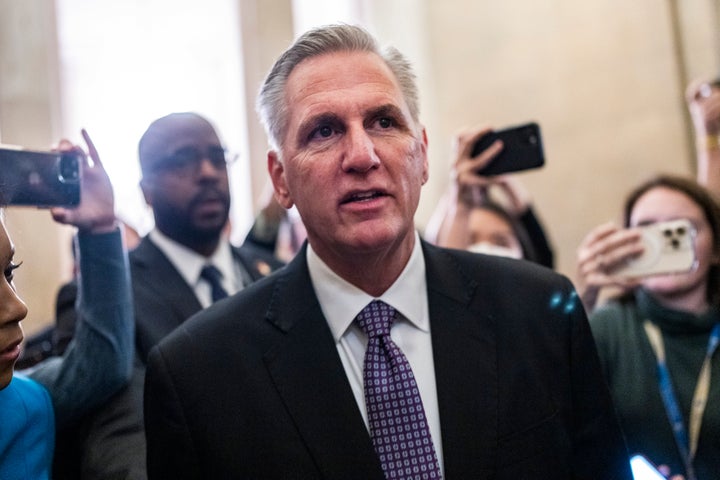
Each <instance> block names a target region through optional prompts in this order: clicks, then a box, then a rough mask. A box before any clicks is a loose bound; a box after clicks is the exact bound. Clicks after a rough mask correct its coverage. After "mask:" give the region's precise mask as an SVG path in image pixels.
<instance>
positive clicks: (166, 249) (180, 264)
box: [149, 228, 235, 285]
mask: <svg viewBox="0 0 720 480" xmlns="http://www.w3.org/2000/svg"><path fill="white" fill-rule="evenodd" d="M149 236H150V240H152V241H153V243H155V245H157V247H158V248H159V249H160V250H162V252H163V253H164V254H165V255H166V256H167V257H168V259H169V260H170V262H171V263H172V264H173V266H175V268H176V269H177V271H178V272H180V275H181V276H182V277H183V279H184V280H185V281H186V282H187V283H188V285H195V284H197V282H198V279H199V278H200V270H202V268H203V267H204V266H205V265H207V264H212V265H215V267H217V269H218V270H220V273H222V275H223V278H227V279H232V278H234V277H235V273H234V271H233V256H232V248H231V246H230V242H229V241H228V240H227V239H226V238H224V237H223V238H222V239H221V240H220V244H219V245H218V248H216V249H215V252H213V254H212V255H211V256H210V257H205V256H203V255H200V254H199V253H197V252H196V251H194V250H191V249H189V248H187V247H186V246H185V245H182V244H180V243H178V242H176V241H175V240H173V239H171V238H170V237H168V236H167V235H165V234H164V233H162V232H161V231H160V230H158V229H157V228H155V229H153V230H152V231H151V232H150V233H149Z"/></svg>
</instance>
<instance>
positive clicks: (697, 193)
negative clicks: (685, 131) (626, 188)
mask: <svg viewBox="0 0 720 480" xmlns="http://www.w3.org/2000/svg"><path fill="white" fill-rule="evenodd" d="M655 188H667V189H669V190H675V191H677V192H680V193H682V194H684V195H685V196H687V197H688V198H690V200H692V201H693V202H695V204H696V205H697V206H698V207H700V209H701V210H702V212H703V214H704V215H705V220H707V222H708V225H710V229H711V230H712V236H713V241H712V245H713V253H714V254H715V255H718V256H720V206H718V204H717V202H716V201H715V200H714V199H713V197H712V195H711V194H710V192H708V191H707V190H706V189H705V188H704V187H703V186H702V185H700V184H698V183H697V182H695V181H694V180H691V179H689V178H685V177H680V176H676V175H667V174H661V175H657V176H654V177H651V178H650V179H648V180H646V181H645V182H643V183H641V184H640V185H639V186H637V187H636V188H635V189H634V190H632V191H631V192H630V194H629V195H628V196H627V198H626V199H625V207H624V209H623V216H624V218H623V223H624V225H625V227H629V226H630V217H631V215H632V211H633V208H635V204H636V203H637V202H638V200H639V199H640V197H642V196H643V195H645V194H646V193H647V192H649V191H650V190H653V189H655ZM707 292H708V293H707V296H708V298H707V300H708V301H709V302H710V303H711V304H719V303H720V265H718V264H714V265H711V266H710V270H709V271H708V289H707Z"/></svg>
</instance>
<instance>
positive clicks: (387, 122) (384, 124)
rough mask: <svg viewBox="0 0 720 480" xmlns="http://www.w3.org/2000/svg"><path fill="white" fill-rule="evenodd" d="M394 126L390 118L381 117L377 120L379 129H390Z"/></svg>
mask: <svg viewBox="0 0 720 480" xmlns="http://www.w3.org/2000/svg"><path fill="white" fill-rule="evenodd" d="M394 124H395V122H393V120H392V119H391V118H388V117H382V118H380V119H378V125H379V126H380V128H390V127H392V126H393V125H394Z"/></svg>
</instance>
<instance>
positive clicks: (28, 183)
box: [0, 148, 81, 207]
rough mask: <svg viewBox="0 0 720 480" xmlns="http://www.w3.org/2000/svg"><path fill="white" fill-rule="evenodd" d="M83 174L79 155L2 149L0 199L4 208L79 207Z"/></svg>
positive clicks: (0, 153)
mask: <svg viewBox="0 0 720 480" xmlns="http://www.w3.org/2000/svg"><path fill="white" fill-rule="evenodd" d="M80 174H81V172H80V157H79V156H78V154H77V153H73V152H37V151H30V150H17V149H5V148H3V149H0V199H1V200H2V203H3V204H5V205H25V206H35V207H53V206H63V207H73V206H76V205H78V204H79V203H80Z"/></svg>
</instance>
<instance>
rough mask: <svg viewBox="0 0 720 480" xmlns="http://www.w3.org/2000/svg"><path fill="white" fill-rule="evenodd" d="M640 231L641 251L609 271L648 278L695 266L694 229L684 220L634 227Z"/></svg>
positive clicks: (614, 273) (682, 270) (617, 274)
mask: <svg viewBox="0 0 720 480" xmlns="http://www.w3.org/2000/svg"><path fill="white" fill-rule="evenodd" d="M637 228H639V229H640V230H641V231H642V242H643V246H644V247H645V249H644V251H643V253H642V254H641V255H640V256H639V257H636V258H633V259H631V260H629V261H628V262H627V263H626V264H624V265H621V266H619V267H618V268H617V269H615V270H614V271H613V272H612V275H613V276H618V277H626V278H630V277H647V276H650V275H661V274H667V273H680V272H689V271H691V270H692V269H693V268H695V266H696V259H695V228H694V227H693V226H692V223H690V221H689V220H687V219H684V218H682V219H677V220H669V221H666V222H657V223H652V224H649V225H643V226H641V227H637Z"/></svg>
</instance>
